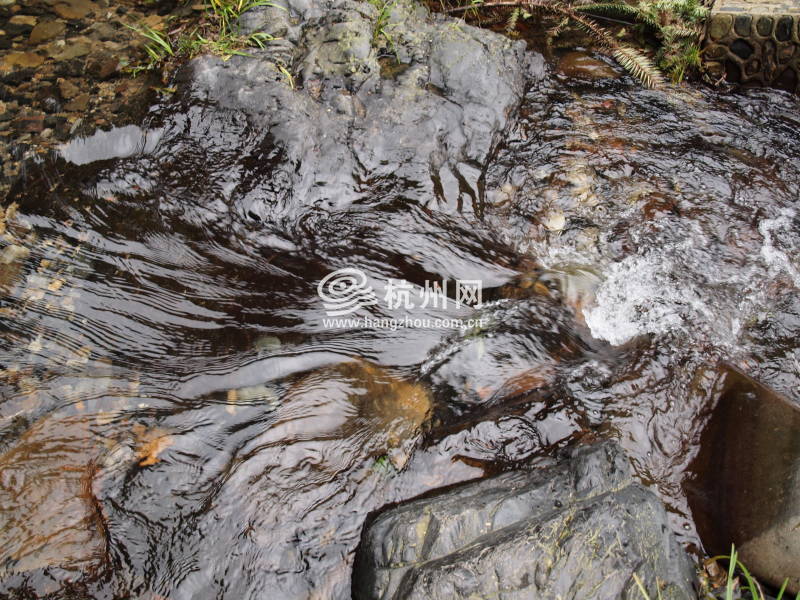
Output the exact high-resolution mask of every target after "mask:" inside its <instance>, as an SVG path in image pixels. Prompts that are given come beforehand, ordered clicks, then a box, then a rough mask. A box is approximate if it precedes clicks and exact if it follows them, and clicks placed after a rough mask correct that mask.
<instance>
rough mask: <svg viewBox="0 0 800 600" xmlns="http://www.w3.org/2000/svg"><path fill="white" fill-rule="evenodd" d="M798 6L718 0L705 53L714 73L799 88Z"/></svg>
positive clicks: (736, 79) (748, 81)
mask: <svg viewBox="0 0 800 600" xmlns="http://www.w3.org/2000/svg"><path fill="white" fill-rule="evenodd" d="M798 9H800V7H799V6H798V5H797V4H794V3H771V2H752V1H750V2H743V1H742V0H738V1H730V0H729V1H725V0H717V3H716V4H715V6H714V9H713V10H712V13H711V17H710V18H709V21H708V26H707V29H706V40H705V50H704V58H705V63H706V68H707V69H708V71H709V72H710V73H711V75H712V76H714V77H717V78H719V79H722V78H725V79H726V80H727V81H729V82H732V83H742V84H749V85H769V86H774V87H778V88H781V89H785V90H789V91H794V92H797V91H800V10H798Z"/></svg>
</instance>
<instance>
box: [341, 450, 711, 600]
mask: <svg viewBox="0 0 800 600" xmlns="http://www.w3.org/2000/svg"><path fill="white" fill-rule="evenodd" d="M634 575H636V576H637V577H638V578H639V579H640V580H641V581H642V583H643V585H644V586H645V587H646V588H647V589H648V590H649V592H650V594H651V597H653V598H655V597H658V591H656V588H657V587H658V588H659V589H660V597H662V598H665V599H667V598H671V599H678V598H695V597H696V594H695V592H694V569H693V568H692V566H691V564H690V562H689V560H688V558H687V556H686V555H685V553H684V552H683V551H682V550H681V548H680V547H679V546H678V544H677V542H676V540H675V539H674V537H673V535H672V534H671V533H670V532H669V529H668V527H667V521H666V513H665V510H664V507H663V506H662V505H661V503H660V501H659V500H658V499H657V498H656V497H655V496H654V495H653V494H652V493H651V492H650V491H648V490H646V489H645V488H644V487H642V486H641V485H639V484H638V483H635V482H634V481H633V480H632V478H631V471H630V466H629V464H628V460H627V458H626V457H625V456H624V454H623V453H622V451H621V450H620V449H619V447H618V446H617V445H616V444H612V443H603V444H594V445H591V446H582V447H578V448H576V449H574V450H573V451H572V452H571V453H570V454H569V455H567V456H566V457H564V458H563V459H561V460H559V461H554V460H542V461H539V462H538V463H536V465H535V466H534V468H532V469H531V470H526V471H514V472H509V473H504V474H502V475H499V476H497V477H494V478H490V479H486V480H482V481H479V482H477V483H471V484H466V485H463V486H459V487H457V488H452V489H450V490H447V491H445V492H443V493H440V494H438V495H436V496H433V497H428V498H423V499H419V500H415V501H412V502H409V503H406V504H402V505H400V506H398V507H396V508H393V509H391V510H388V511H386V512H384V513H382V514H380V515H378V517H377V518H375V519H374V520H373V521H372V523H371V524H370V525H369V526H368V527H367V528H366V529H365V531H364V534H363V536H362V541H361V544H360V546H359V550H358V554H357V557H356V564H355V568H354V571H353V596H354V598H357V599H359V600H367V599H370V600H372V599H378V598H380V599H384V600H388V599H392V600H400V599H406V598H408V599H410V598H420V599H422V598H425V599H442V600H444V599H448V600H451V599H457V598H501V599H506V598H563V599H567V598H576V599H577V598H593V599H606V598H608V599H610V598H636V597H640V596H638V594H639V592H638V589H637V587H636V582H635V579H634Z"/></svg>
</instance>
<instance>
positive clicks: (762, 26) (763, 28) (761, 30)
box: [756, 17, 772, 37]
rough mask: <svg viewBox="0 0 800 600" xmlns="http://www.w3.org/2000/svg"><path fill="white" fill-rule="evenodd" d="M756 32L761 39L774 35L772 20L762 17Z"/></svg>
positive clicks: (757, 24)
mask: <svg viewBox="0 0 800 600" xmlns="http://www.w3.org/2000/svg"><path fill="white" fill-rule="evenodd" d="M756 31H757V32H758V35H760V36H761V37H767V36H769V34H770V33H772V18H771V17H760V18H759V19H758V23H756Z"/></svg>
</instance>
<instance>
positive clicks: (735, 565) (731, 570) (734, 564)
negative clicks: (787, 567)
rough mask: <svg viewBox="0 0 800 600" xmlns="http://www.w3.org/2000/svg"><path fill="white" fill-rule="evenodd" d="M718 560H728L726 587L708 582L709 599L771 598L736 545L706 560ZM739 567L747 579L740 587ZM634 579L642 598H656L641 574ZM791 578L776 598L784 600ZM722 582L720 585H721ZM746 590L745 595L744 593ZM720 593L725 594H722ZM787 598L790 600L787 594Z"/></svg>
mask: <svg viewBox="0 0 800 600" xmlns="http://www.w3.org/2000/svg"><path fill="white" fill-rule="evenodd" d="M718 560H725V561H727V562H728V573H727V576H726V577H725V587H724V589H723V590H721V591H719V592H712V591H711V590H709V589H708V587H709V586H708V585H707V584H706V585H705V586H704V587H705V588H706V589H705V597H706V598H707V599H708V600H737V599H740V598H748V600H769V599H770V598H771V596H767V595H766V594H765V593H764V590H763V589H761V585H760V584H759V583H758V581H757V580H756V578H755V577H753V576H752V575H751V574H750V571H748V570H747V567H745V566H744V565H743V564H742V562H741V561H740V560H739V554H738V552H736V547H735V546H731V553H730V554H729V555H724V556H715V557H713V558H710V559H709V560H708V561H706V564H716V561H718ZM737 569H738V570H739V571H740V572H741V573H742V576H743V577H744V580H745V586H741V587H742V589H740V584H739V578H738V577H736V576H735V573H736V571H737ZM633 580H634V582H635V583H636V587H637V588H638V589H639V594H640V596H641V598H642V600H655V599H653V598H651V596H650V595H649V594H648V593H647V590H646V589H645V587H644V584H643V583H642V580H641V579H639V576H638V575H636V573H634V574H633ZM788 583H789V580H788V579H787V580H784V582H783V585H782V586H781V589H780V590H779V591H778V595H777V596H776V597H775V600H784V595H785V593H786V586H787V585H788ZM721 585H722V584H721V583H719V584H718V586H720V587H721ZM743 591H744V593H745V594H748V595H749V597H748V596H745V595H743V594H742V592H743ZM719 594H723V595H722V596H720V595H719ZM660 599H661V589H659V590H658V600H660ZM785 600H790V599H789V597H788V596H787V597H786V598H785ZM795 600H800V593H798V594H797V596H796V597H795Z"/></svg>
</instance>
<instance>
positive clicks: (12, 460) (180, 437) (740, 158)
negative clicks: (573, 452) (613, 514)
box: [0, 79, 800, 598]
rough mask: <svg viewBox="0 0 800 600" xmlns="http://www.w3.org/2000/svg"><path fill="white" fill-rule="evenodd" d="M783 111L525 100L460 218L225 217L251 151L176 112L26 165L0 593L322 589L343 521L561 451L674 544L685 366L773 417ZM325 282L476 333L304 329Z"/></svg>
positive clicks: (383, 188) (212, 117) (587, 98)
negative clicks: (618, 450)
mask: <svg viewBox="0 0 800 600" xmlns="http://www.w3.org/2000/svg"><path fill="white" fill-rule="evenodd" d="M797 109H798V103H797V100H796V99H795V98H792V97H789V96H784V95H781V94H779V93H776V92H766V91H756V92H748V93H747V94H744V95H738V96H730V97H720V98H717V97H715V96H713V95H711V94H707V93H706V92H701V91H696V90H684V91H679V92H675V93H674V94H672V95H670V94H667V93H664V92H657V91H648V90H640V89H638V88H635V87H627V85H626V84H625V83H624V82H619V81H618V82H613V83H604V82H599V83H592V82H589V81H584V82H581V83H569V82H567V83H564V82H558V81H555V80H552V79H545V80H544V81H542V82H540V83H538V84H536V85H535V86H534V87H533V88H532V89H531V90H530V91H529V93H528V97H527V99H526V101H525V103H524V105H523V108H522V111H521V114H520V118H519V121H518V123H517V125H516V127H515V128H514V130H513V131H512V132H511V138H510V139H509V140H508V141H507V143H505V144H504V145H503V146H502V147H501V148H500V149H499V151H498V153H497V156H496V159H495V162H494V163H493V164H492V165H491V168H490V169H489V171H488V173H487V176H486V181H485V186H486V194H485V199H486V206H484V207H483V208H482V211H483V212H482V218H478V217H477V216H476V215H475V214H462V213H459V212H457V211H452V210H436V209H433V208H430V207H429V204H430V203H429V199H428V198H419V197H417V193H418V192H417V191H416V189H415V188H414V187H413V186H411V185H409V182H407V181H401V180H396V181H395V180H393V179H392V178H391V177H382V178H380V181H373V182H370V181H365V180H363V179H359V177H360V175H357V174H354V175H353V179H354V180H355V179H358V180H359V181H360V184H359V186H360V187H359V198H360V200H359V201H358V202H356V203H354V204H352V205H350V206H349V208H344V207H343V208H339V209H336V210H332V211H331V212H327V211H323V210H320V209H319V208H317V207H309V206H292V207H290V209H287V210H284V211H283V212H281V213H280V215H279V217H280V218H278V217H275V220H274V221H271V220H270V218H271V217H270V216H269V214H267V213H264V214H261V213H258V214H256V215H255V216H253V214H251V213H250V212H248V210H250V209H248V210H244V209H241V207H242V206H244V205H243V204H241V202H240V201H241V200H242V198H249V197H250V196H248V194H250V192H248V191H247V190H252V189H255V187H254V186H256V185H267V184H269V182H270V181H271V178H272V177H279V175H278V174H276V172H274V170H273V166H274V164H277V163H278V162H279V161H280V159H281V154H280V149H276V148H271V147H270V146H269V137H268V136H266V137H264V134H263V132H258V131H253V130H251V129H249V126H248V124H247V122H246V120H245V119H239V118H237V117H236V116H232V115H230V114H227V113H219V114H214V113H213V112H209V111H205V112H202V111H200V112H197V111H196V110H195V109H194V108H192V107H189V108H187V107H185V106H181V107H178V106H170V105H165V106H162V107H159V108H157V110H155V111H154V112H153V114H152V116H151V117H150V121H151V122H148V123H146V124H145V127H143V128H142V129H140V128H126V129H124V130H123V131H119V130H118V131H115V132H112V133H109V134H103V133H101V134H97V135H96V136H95V137H93V138H89V139H87V140H84V141H81V142H74V143H72V144H71V145H70V146H68V147H67V148H66V149H65V150H64V151H63V152H62V154H61V157H55V158H53V159H51V161H46V162H44V163H42V164H40V165H38V166H34V167H32V168H31V174H30V177H29V180H28V181H27V182H26V183H25V184H24V186H20V187H19V188H18V189H17V190H16V191H15V193H14V194H13V195H12V198H11V200H13V201H14V202H16V203H17V204H18V207H11V206H8V207H7V208H6V209H5V212H4V218H3V220H2V223H3V236H4V237H3V247H2V249H0V286H1V287H2V289H3V300H2V304H0V313H1V314H2V320H1V321H0V326H1V327H2V329H3V336H2V340H0V364H1V365H2V367H1V368H2V371H0V393H2V402H0V450H2V454H0V514H2V519H3V522H4V527H3V528H2V530H1V531H0V536H1V537H2V543H0V548H2V550H0V570H1V571H2V575H0V579H2V587H3V589H4V590H10V589H28V590H30V591H32V592H33V593H36V594H45V593H48V592H50V591H54V590H58V589H62V590H64V589H70V590H72V591H76V593H80V594H83V595H84V596H86V595H88V596H92V597H107V596H110V595H114V594H115V595H120V596H124V595H126V594H134V595H138V596H140V597H152V598H156V597H169V598H205V597H216V598H219V597H224V598H255V597H263V593H264V590H267V589H269V590H275V597H281V598H346V597H348V595H349V568H350V562H351V557H352V553H353V550H354V548H355V546H356V544H357V543H358V539H359V535H360V531H361V526H362V524H363V521H364V518H365V517H366V515H367V513H368V512H369V511H371V510H375V509H377V508H379V507H381V506H383V505H385V504H387V503H390V502H395V501H399V500H401V499H404V498H408V497H411V496H414V495H417V494H420V493H423V492H425V491H428V490H430V489H433V488H436V487H440V486H443V485H447V484H450V483H454V482H457V481H463V480H466V479H470V478H474V477H478V476H481V475H483V474H484V473H486V472H493V471H497V470H501V469H504V468H508V467H509V466H513V465H515V464H518V463H519V461H524V460H525V459H527V458H529V457H530V456H533V455H534V454H536V453H538V452H547V451H550V450H552V449H553V448H556V447H558V446H559V445H560V444H563V443H565V441H567V440H570V439H574V438H575V437H577V436H579V435H581V434H583V433H585V432H587V431H590V432H594V433H595V434H596V435H601V436H611V437H615V438H617V439H619V440H620V441H621V443H622V444H623V446H624V447H625V448H626V449H627V450H628V452H629V453H630V454H631V456H632V458H633V460H634V463H635V468H636V470H637V473H638V475H639V476H640V477H641V478H642V480H643V481H645V482H646V483H647V484H649V485H651V486H652V487H653V488H654V489H655V490H656V491H658V492H659V494H660V495H661V497H662V498H664V499H665V500H666V501H667V502H668V503H669V505H670V507H671V509H672V511H673V525H674V527H675V529H676V530H677V531H678V532H679V533H680V534H681V535H682V536H683V539H684V540H685V541H686V542H690V543H696V541H697V540H696V537H695V533H694V529H693V523H692V520H691V516H690V513H689V512H688V509H687V507H686V503H685V500H684V497H683V495H682V491H681V488H680V483H681V477H682V473H683V471H684V469H685V467H686V465H688V463H689V461H690V460H691V458H692V456H693V453H694V451H695V450H694V448H693V447H692V446H691V442H692V440H693V438H694V436H695V434H696V433H697V431H698V428H699V426H700V419H701V418H700V416H699V414H700V410H699V409H700V408H701V407H702V406H703V405H704V404H705V402H706V401H707V399H708V397H709V395H710V394H711V392H712V389H711V388H712V386H713V382H714V380H715V373H716V371H715V363H716V360H717V359H718V358H720V357H725V358H729V359H731V360H732V361H734V362H736V363H737V364H738V365H739V366H740V367H741V368H743V369H748V370H750V372H751V373H753V374H755V375H757V376H759V377H761V378H762V379H764V380H765V381H767V382H768V383H770V384H772V385H773V386H774V387H776V388H777V389H779V390H780V391H782V392H783V393H785V394H786V395H787V396H788V397H790V398H791V399H793V400H794V401H798V399H800V398H798V396H797V389H798V388H797V384H798V371H799V369H798V364H800V362H798V358H800V354H798V351H797V342H796V340H797V335H796V334H797V333H798V331H799V330H800V319H798V314H800V310H798V305H797V300H796V298H797V285H798V280H797V273H798V269H799V268H800V265H798V262H797V256H798V249H799V248H800V227H798V221H797V218H796V217H795V213H794V212H792V211H793V210H794V209H793V205H794V204H795V203H796V200H797V190H798V189H799V187H800V163H799V162H798V159H799V158H800V142H798V140H797V138H796V122H795V121H793V120H792V118H791V117H789V116H786V115H792V114H797ZM199 116H201V117H202V119H200V117H199ZM176 131H180V135H178V134H177V133H176ZM198 131H199V132H200V133H197V132H198ZM195 134H196V135H200V134H202V135H203V136H210V137H209V138H208V139H210V140H211V142H210V143H212V145H214V147H215V148H217V150H215V151H216V152H217V154H216V155H202V154H198V153H197V152H196V148H195V146H194V145H193V141H192V136H193V135H195ZM254 147H258V148H259V151H258V153H256V154H254V153H253V152H254V151H253V148H254ZM209 151H210V150H209ZM254 157H257V158H258V160H256V159H255V158H254ZM345 175H346V174H343V179H344V178H345ZM237 186H238V187H237ZM237 190H238V191H237ZM242 190H244V191H242ZM240 192H241V193H240ZM371 192H372V194H373V195H372V196H370V193H371ZM237 194H238V195H237ZM242 194H243V195H242ZM476 197H477V195H476ZM240 209H241V210H240ZM253 210H255V209H253ZM256 217H257V218H256ZM348 266H349V267H357V268H359V269H361V270H363V271H364V272H365V273H366V274H367V276H368V278H369V281H370V283H371V284H372V285H374V286H375V287H376V289H378V290H380V289H381V288H380V286H381V285H384V286H385V284H386V282H387V281H388V280H389V279H405V280H407V281H408V282H410V283H411V284H413V285H415V286H423V285H424V282H425V281H426V280H430V281H442V280H451V281H452V280H456V279H476V280H481V281H483V284H484V290H483V298H484V305H483V307H482V308H480V309H477V312H475V311H473V309H465V308H463V307H461V308H459V309H456V308H455V307H453V308H447V309H442V308H440V307H439V308H434V307H430V306H429V307H425V308H422V307H420V306H415V307H414V308H411V309H408V310H407V311H405V312H403V313H401V314H392V313H391V312H390V311H389V310H388V309H387V308H386V307H385V306H381V305H373V306H368V307H365V308H363V309H361V310H363V311H364V312H363V313H361V314H362V316H363V315H370V316H373V317H375V318H380V317H387V316H400V317H402V316H409V317H412V318H423V317H429V318H441V317H458V318H464V317H471V316H481V317H485V319H486V325H485V326H484V327H482V328H477V329H473V330H469V331H453V330H448V329H436V328H432V327H431V328H402V329H399V330H396V331H392V330H388V329H379V330H373V329H355V328H354V329H348V328H333V329H332V328H328V327H325V325H324V323H323V319H324V318H325V316H326V315H325V311H324V307H323V304H322V302H321V300H320V298H319V297H318V296H317V283H318V282H319V281H320V280H321V279H322V278H323V277H325V276H326V275H327V274H328V273H330V272H332V271H334V270H336V269H339V268H343V267H348ZM379 295H380V294H379Z"/></svg>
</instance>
